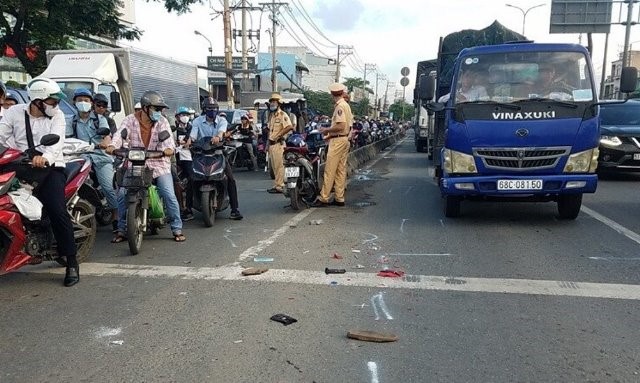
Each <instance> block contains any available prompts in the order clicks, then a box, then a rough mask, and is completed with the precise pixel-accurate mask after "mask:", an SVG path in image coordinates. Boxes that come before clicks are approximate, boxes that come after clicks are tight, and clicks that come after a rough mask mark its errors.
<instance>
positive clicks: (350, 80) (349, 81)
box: [343, 77, 374, 94]
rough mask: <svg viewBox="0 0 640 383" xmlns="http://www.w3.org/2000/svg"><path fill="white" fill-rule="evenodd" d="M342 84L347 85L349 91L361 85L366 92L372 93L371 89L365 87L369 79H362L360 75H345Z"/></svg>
mask: <svg viewBox="0 0 640 383" xmlns="http://www.w3.org/2000/svg"><path fill="white" fill-rule="evenodd" d="M343 84H344V85H345V86H346V87H347V89H348V90H349V92H353V90H354V89H362V88H363V87H364V88H365V89H366V90H367V92H369V93H371V94H373V93H374V92H373V89H371V88H367V87H366V86H367V85H369V81H364V80H363V79H361V78H360V77H345V79H344V82H343Z"/></svg>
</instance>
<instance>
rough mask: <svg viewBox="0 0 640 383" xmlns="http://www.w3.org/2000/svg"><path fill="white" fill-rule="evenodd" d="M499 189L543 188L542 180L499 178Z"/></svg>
mask: <svg viewBox="0 0 640 383" xmlns="http://www.w3.org/2000/svg"><path fill="white" fill-rule="evenodd" d="M498 190H542V180H498Z"/></svg>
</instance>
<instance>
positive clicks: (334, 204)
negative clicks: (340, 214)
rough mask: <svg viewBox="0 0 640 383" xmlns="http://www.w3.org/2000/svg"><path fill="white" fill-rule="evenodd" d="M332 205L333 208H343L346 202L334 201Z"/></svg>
mask: <svg viewBox="0 0 640 383" xmlns="http://www.w3.org/2000/svg"><path fill="white" fill-rule="evenodd" d="M331 205H333V206H341V207H342V206H344V201H336V200H333V202H331Z"/></svg>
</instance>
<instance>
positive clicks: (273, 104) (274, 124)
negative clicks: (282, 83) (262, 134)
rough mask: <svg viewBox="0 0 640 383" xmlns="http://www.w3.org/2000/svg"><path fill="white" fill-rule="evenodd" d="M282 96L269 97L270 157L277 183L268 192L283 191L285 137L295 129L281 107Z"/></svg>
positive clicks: (275, 94)
mask: <svg viewBox="0 0 640 383" xmlns="http://www.w3.org/2000/svg"><path fill="white" fill-rule="evenodd" d="M281 105H282V96H280V95H279V94H277V93H274V94H273V95H271V98H270V99H269V159H270V161H271V165H272V166H273V172H274V173H275V176H276V177H275V180H274V182H275V184H274V185H273V187H272V188H271V189H268V190H267V192H269V193H272V194H276V193H282V190H283V188H284V161H283V159H282V156H283V153H284V137H285V135H286V134H287V133H289V132H291V131H292V130H293V125H292V124H291V120H290V119H289V115H287V113H285V111H283V110H282V109H280V107H281Z"/></svg>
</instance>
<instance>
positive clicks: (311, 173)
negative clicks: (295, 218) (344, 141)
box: [283, 131, 326, 210]
mask: <svg viewBox="0 0 640 383" xmlns="http://www.w3.org/2000/svg"><path fill="white" fill-rule="evenodd" d="M315 132H317V131H312V132H310V133H309V134H312V133H315ZM309 149H310V148H309V145H307V143H306V142H305V141H304V138H303V137H302V135H299V134H293V135H291V136H290V137H289V138H288V139H287V141H286V146H285V148H284V177H285V183H284V190H283V193H284V196H285V197H286V198H289V200H290V201H291V208H292V209H293V210H300V209H304V208H305V207H307V206H309V205H311V204H312V203H313V202H314V201H315V199H316V197H317V196H318V195H319V194H320V189H321V187H322V174H321V172H320V166H321V165H322V164H323V163H324V159H325V158H326V153H325V151H326V144H317V145H316V146H315V147H314V150H313V151H312V150H309Z"/></svg>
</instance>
